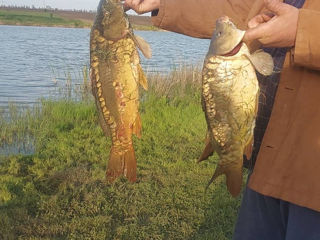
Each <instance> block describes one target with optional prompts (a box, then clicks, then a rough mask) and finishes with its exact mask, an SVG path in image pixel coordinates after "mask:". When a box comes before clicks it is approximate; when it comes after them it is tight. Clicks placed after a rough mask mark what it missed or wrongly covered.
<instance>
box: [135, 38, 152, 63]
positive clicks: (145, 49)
mask: <svg viewBox="0 0 320 240" xmlns="http://www.w3.org/2000/svg"><path fill="white" fill-rule="evenodd" d="M133 41H134V42H135V44H136V45H137V47H138V48H139V49H140V51H141V52H142V54H143V55H144V56H145V57H146V58H151V56H152V51H151V47H150V45H149V43H147V42H146V41H145V40H144V39H143V38H142V37H140V36H137V35H134V36H133Z"/></svg>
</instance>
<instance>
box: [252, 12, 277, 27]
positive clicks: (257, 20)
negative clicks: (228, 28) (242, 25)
mask: <svg viewBox="0 0 320 240" xmlns="http://www.w3.org/2000/svg"><path fill="white" fill-rule="evenodd" d="M271 18H272V14H269V13H261V14H259V15H257V16H255V17H253V18H252V19H251V20H250V21H249V22H248V27H249V28H255V27H257V26H258V25H259V24H261V23H265V22H268V21H269V20H270V19H271Z"/></svg>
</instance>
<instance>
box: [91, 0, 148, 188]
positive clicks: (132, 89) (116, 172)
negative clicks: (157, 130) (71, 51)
mask: <svg viewBox="0 0 320 240" xmlns="http://www.w3.org/2000/svg"><path fill="white" fill-rule="evenodd" d="M137 47H138V48H140V50H141V51H142V53H143V54H144V55H145V56H146V57H147V58H150V57H151V49H150V47H149V45H148V44H147V43H146V42H145V41H144V40H143V39H142V38H140V37H138V36H135V35H134V34H133V30H132V28H131V26H130V23H129V21H128V17H127V15H126V14H125V11H124V9H123V5H122V3H121V1H120V0H101V1H100V3H99V6H98V11H97V16H96V19H95V21H94V25H93V27H92V29H91V34H90V77H91V82H92V91H93V95H94V96H95V99H96V105H97V109H98V112H99V121H100V125H101V127H102V129H103V131H104V133H105V135H106V136H110V137H111V139H112V146H111V150H110V155H109V162H108V166H107V171H106V176H107V180H108V181H110V182H112V181H113V180H115V179H116V178H117V177H119V176H125V177H126V178H127V179H128V180H129V181H131V182H135V181H136V158H135V153H134V149H133V144H132V134H135V135H136V136H138V137H140V135H141V120H140V115H139V112H138V108H139V91H138V90H139V84H141V85H142V87H143V88H144V89H146V90H147V80H146V77H145V75H144V73H143V70H142V68H141V65H140V58H139V54H138V51H137Z"/></svg>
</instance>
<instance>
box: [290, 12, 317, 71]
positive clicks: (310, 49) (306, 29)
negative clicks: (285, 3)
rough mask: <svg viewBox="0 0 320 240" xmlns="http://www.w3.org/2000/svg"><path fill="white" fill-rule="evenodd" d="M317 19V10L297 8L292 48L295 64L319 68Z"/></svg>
mask: <svg viewBox="0 0 320 240" xmlns="http://www.w3.org/2000/svg"><path fill="white" fill-rule="evenodd" d="M319 21H320V12H319V11H314V10H310V9H300V10H299V20H298V27H297V35H296V42H295V49H294V64H295V65H300V66H304V67H307V68H311V69H316V70H320V41H319V39H320V32H319V31H318V30H317V26H318V23H319ZM315 24H316V26H315ZM313 26H315V28H314V27H313Z"/></svg>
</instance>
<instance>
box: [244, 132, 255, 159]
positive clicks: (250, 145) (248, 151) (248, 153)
mask: <svg viewBox="0 0 320 240" xmlns="http://www.w3.org/2000/svg"><path fill="white" fill-rule="evenodd" d="M252 150H253V135H252V137H251V139H250V140H249V141H248V144H247V146H246V147H245V148H244V151H243V154H244V155H246V158H247V160H250V158H251V155H252Z"/></svg>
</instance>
